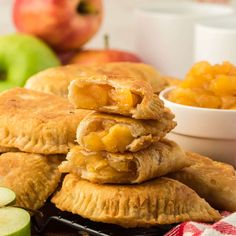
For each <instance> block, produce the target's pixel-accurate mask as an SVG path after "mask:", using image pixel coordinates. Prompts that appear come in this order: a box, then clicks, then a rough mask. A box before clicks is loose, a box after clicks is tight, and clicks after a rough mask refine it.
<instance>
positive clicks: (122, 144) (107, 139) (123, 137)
mask: <svg viewBox="0 0 236 236" xmlns="http://www.w3.org/2000/svg"><path fill="white" fill-rule="evenodd" d="M134 139H135V138H134V137H133V135H132V134H131V131H130V129H129V127H128V126H125V125H122V124H115V125H113V126H111V127H105V129H104V130H97V131H94V132H90V133H89V134H87V135H85V136H84V137H83V145H84V147H85V148H86V149H89V150H91V151H102V150H104V151H107V152H124V151H125V150H126V148H127V146H128V145H129V144H130V143H131V142H132V141H133V140H134Z"/></svg>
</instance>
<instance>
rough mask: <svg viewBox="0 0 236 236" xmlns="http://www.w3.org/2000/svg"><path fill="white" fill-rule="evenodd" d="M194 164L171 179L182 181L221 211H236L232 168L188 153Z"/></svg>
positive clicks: (173, 175)
mask: <svg viewBox="0 0 236 236" xmlns="http://www.w3.org/2000/svg"><path fill="white" fill-rule="evenodd" d="M188 157H189V159H190V160H191V162H192V165H191V166H190V167H186V168H184V169H182V170H180V171H178V172H176V173H172V174H170V175H169V177H171V178H174V179H176V180H179V181H181V182H182V183H184V184H186V185H188V186H189V187H190V188H192V189H194V190H195V191H196V192H197V193H198V194H199V195H200V196H201V197H204V198H205V199H206V200H207V201H208V202H209V203H210V204H211V205H212V206H213V207H215V208H217V209H219V210H227V211H232V212H233V211H236V188H235V186H236V175H235V170H234V168H233V167H232V166H230V165H228V164H224V163H221V162H217V161H213V160H211V159H210V158H207V157H204V156H201V155H200V154H197V153H190V152H189V153H188Z"/></svg>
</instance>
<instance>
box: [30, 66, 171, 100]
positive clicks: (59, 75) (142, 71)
mask: <svg viewBox="0 0 236 236" xmlns="http://www.w3.org/2000/svg"><path fill="white" fill-rule="evenodd" d="M103 71H106V72H107V73H110V72H115V73H118V74H121V75H122V76H123V77H124V78H129V77H135V78H136V79H137V80H144V81H148V82H149V83H150V84H151V86H152V88H153V91H154V92H155V93H159V92H160V91H161V90H162V89H163V88H164V87H165V86H166V85H167V82H166V80H165V79H164V78H162V76H161V75H160V73H159V72H158V71H156V70H155V69H154V68H153V67H151V66H150V65H146V64H143V63H129V62H118V63H106V64H102V65H91V66H84V65H68V66H61V67H55V68H50V69H47V70H45V71H42V72H39V73H38V74H36V75H34V76H32V77H31V78H30V79H28V80H27V82H26V85H25V87H26V88H28V89H33V90H36V91H40V92H45V93H52V94H55V95H59V96H62V97H67V96H68V86H69V84H70V82H71V81H72V80H74V79H75V78H77V77H81V76H93V75H98V74H101V73H102V72H103Z"/></svg>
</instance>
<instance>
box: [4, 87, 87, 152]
mask: <svg viewBox="0 0 236 236" xmlns="http://www.w3.org/2000/svg"><path fill="white" fill-rule="evenodd" d="M90 112H91V111H88V110H76V109H74V107H73V106H72V105H71V104H70V103H69V102H68V100H67V99H64V98H60V97H58V96H54V95H49V94H45V93H40V92H36V91H32V90H27V89H24V88H15V89H11V90H8V91H6V92H4V93H1V94H0V146H2V147H9V148H18V149H19V150H21V151H25V152H32V153H41V154H60V153H67V152H68V150H69V148H70V147H71V146H73V145H74V144H75V139H76V129H77V126H78V124H79V123H80V121H81V120H82V119H83V118H84V117H85V116H86V115H87V114H89V113H90Z"/></svg>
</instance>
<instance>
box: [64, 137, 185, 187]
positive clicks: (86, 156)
mask: <svg viewBox="0 0 236 236" xmlns="http://www.w3.org/2000/svg"><path fill="white" fill-rule="evenodd" d="M188 165H189V162H188V160H187V157H186V155H185V153H184V151H183V150H182V149H181V148H180V147H179V146H178V145H177V144H176V143H174V142H172V141H169V140H163V141H159V142H158V143H156V144H153V145H152V146H150V147H149V148H147V149H144V150H142V151H139V152H135V153H131V152H129V153H124V154H118V153H109V152H91V151H86V150H84V149H82V148H81V147H80V146H74V147H73V148H72V149H71V150H70V152H69V153H68V155H67V161H64V162H62V164H61V165H60V166H59V170H60V171H61V172H64V173H67V172H69V173H73V174H77V175H78V176H80V177H81V178H83V179H87V180H89V181H91V182H96V183H141V182H144V181H146V180H149V179H152V178H156V177H158V176H162V175H165V174H167V173H170V172H173V171H177V170H179V169H181V168H183V167H186V166H188Z"/></svg>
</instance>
